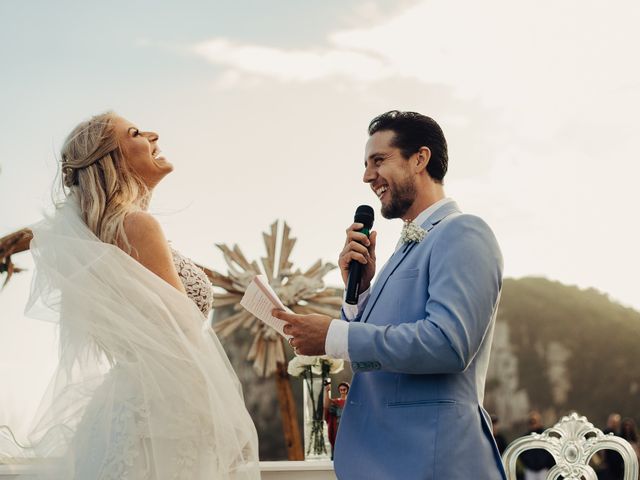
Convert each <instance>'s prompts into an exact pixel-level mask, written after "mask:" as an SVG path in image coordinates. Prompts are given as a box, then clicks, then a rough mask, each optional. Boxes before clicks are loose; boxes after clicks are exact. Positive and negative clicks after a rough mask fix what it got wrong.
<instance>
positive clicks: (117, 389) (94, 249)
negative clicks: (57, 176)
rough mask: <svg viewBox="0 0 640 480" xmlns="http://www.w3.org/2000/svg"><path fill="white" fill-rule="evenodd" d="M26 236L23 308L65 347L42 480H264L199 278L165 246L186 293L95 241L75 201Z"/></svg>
mask: <svg viewBox="0 0 640 480" xmlns="http://www.w3.org/2000/svg"><path fill="white" fill-rule="evenodd" d="M33 231H34V240H33V242H32V245H31V251H32V254H33V256H34V260H35V264H36V272H35V275H34V281H33V286H32V294H31V298H30V301H29V305H28V307H27V310H28V313H29V314H30V315H32V316H35V317H40V318H45V319H49V320H53V321H59V322H60V347H61V348H60V365H59V367H58V369H57V371H56V374H55V377H54V379H53V381H52V383H51V385H50V387H49V390H48V392H47V395H46V397H45V399H44V401H43V406H42V407H41V410H40V413H39V415H38V421H37V422H36V425H35V428H34V430H33V433H32V435H31V437H30V440H31V442H32V445H33V455H35V456H37V457H38V458H40V459H41V458H44V459H46V461H45V462H43V463H42V469H41V471H40V472H39V473H40V478H47V479H53V478H55V479H61V480H62V479H64V480H69V479H78V480H89V479H91V480H93V479H100V480H111V479H113V480H115V479H118V480H122V479H130V480H138V479H140V480H142V479H149V480H169V479H171V480H200V479H202V480H204V479H207V480H211V479H229V480H231V479H233V480H236V479H238V480H240V479H241V480H248V479H259V478H260V473H259V467H258V455H257V452H258V449H257V434H256V431H255V427H254V425H253V422H252V420H251V418H250V416H249V414H248V412H247V410H246V408H245V406H244V402H243V398H242V393H241V390H240V385H239V382H238V379H237V377H236V375H235V373H234V372H233V369H232V368H231V366H230V364H229V361H228V359H227V357H226V354H225V353H224V350H223V349H222V347H221V345H220V343H219V341H218V339H217V337H216V335H215V333H214V332H213V331H212V330H211V328H210V327H209V325H208V321H207V319H206V316H207V315H208V313H209V311H210V309H211V305H212V300H213V295H212V291H211V285H210V283H209V281H208V279H207V277H206V275H205V274H204V272H203V271H202V270H200V269H199V268H198V267H197V266H196V265H195V264H194V263H193V262H192V261H191V260H190V259H188V258H186V257H184V256H182V255H181V254H180V253H178V252H177V251H175V250H173V249H172V253H173V258H174V262H175V265H176V269H177V271H178V274H179V276H180V279H181V280H182V283H183V285H184V287H185V289H186V292H187V296H186V297H185V295H184V294H182V293H180V292H179V291H177V290H176V289H175V288H173V287H171V286H170V285H168V284H167V283H166V282H164V281H163V280H161V279H160V278H159V277H157V276H155V275H154V274H152V273H151V272H150V271H148V270H146V269H145V268H144V267H142V265H140V264H139V263H138V262H136V261H135V260H133V259H132V258H131V257H129V256H128V255H126V254H125V253H124V252H122V251H121V250H120V249H118V248H117V247H114V246H112V245H108V244H105V243H103V242H101V241H100V240H98V239H97V238H95V237H94V236H93V234H92V233H91V232H90V231H89V230H88V229H87V228H86V226H85V225H84V223H83V222H82V221H81V219H80V217H79V215H78V212H77V208H76V207H75V205H74V204H73V203H71V202H67V205H65V206H63V207H62V208H59V209H58V210H57V211H56V214H55V215H54V216H53V217H52V218H49V219H47V220H45V221H43V222H41V223H40V224H38V225H36V226H34V228H33Z"/></svg>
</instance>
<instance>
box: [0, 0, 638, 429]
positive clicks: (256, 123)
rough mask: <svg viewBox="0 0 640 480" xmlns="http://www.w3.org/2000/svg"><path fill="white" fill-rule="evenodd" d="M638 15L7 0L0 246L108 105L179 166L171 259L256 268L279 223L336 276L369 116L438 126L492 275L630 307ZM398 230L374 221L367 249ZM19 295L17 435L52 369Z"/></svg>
mask: <svg viewBox="0 0 640 480" xmlns="http://www.w3.org/2000/svg"><path fill="white" fill-rule="evenodd" d="M638 24H640V4H639V3H638V2H635V1H632V0H618V1H616V2H605V1H585V0H581V1H573V0H561V1H557V0H556V1H552V0H537V1H526V0H525V1H518V2H513V1H508V0H486V1H483V2H476V1H473V0H460V1H453V2H452V1H450V0H449V1H447V0H429V1H420V0H401V1H398V0H394V1H375V0H340V1H338V0H327V1H324V2H304V1H298V2H293V1H285V0H269V1H258V0H256V1H246V0H234V1H204V0H202V1H189V0H188V1H183V2H169V1H153V2H152V1H149V0H140V1H136V2H131V1H122V0H114V1H111V2H79V1H69V0H62V1H58V2H47V1H44V0H42V1H29V2H15V1H9V0H0V112H1V114H0V236H2V235H5V234H7V233H10V232H12V231H15V230H17V229H19V228H22V227H24V226H27V225H29V224H31V223H34V222H36V221H38V220H39V219H40V218H41V217H42V213H43V212H44V211H45V210H46V209H47V208H49V206H50V192H51V187H52V184H53V182H54V177H55V174H56V168H57V166H56V161H57V160H56V159H57V158H58V155H59V154H58V152H59V150H60V147H61V145H62V142H63V140H64V138H65V136H66V134H67V133H68V132H69V131H70V130H71V129H72V128H73V127H74V126H75V125H76V124H77V123H78V122H79V121H81V120H84V119H86V118H88V117H90V116H91V115H93V114H96V113H99V112H103V111H106V110H115V111H116V112H117V113H119V114H121V115H123V116H124V117H126V118H128V119H129V120H131V121H133V122H134V123H136V124H137V125H138V126H139V127H140V128H142V129H143V130H154V131H157V132H158V133H159V134H160V140H159V145H160V147H161V148H162V150H163V152H164V154H165V156H166V157H167V158H168V159H169V160H170V161H171V162H172V163H173V164H174V165H175V171H174V172H173V173H172V174H171V175H170V176H169V177H167V178H166V179H165V180H164V181H163V182H162V184H160V185H159V186H158V188H157V189H156V191H155V192H154V199H153V202H152V205H151V211H152V213H154V214H155V215H156V216H157V218H158V219H159V220H160V222H161V224H162V225H163V227H164V229H165V233H166V235H167V237H168V238H169V239H170V240H171V241H172V242H173V244H174V246H175V247H176V248H178V249H179V250H180V251H181V252H182V253H184V254H185V255H188V256H190V257H192V258H193V259H194V260H196V261H197V262H199V263H201V264H203V265H206V266H208V267H211V268H214V269H217V270H220V271H226V268H225V263H224V261H223V259H222V255H221V254H220V252H219V251H218V250H217V249H216V248H215V244H216V243H227V244H233V243H237V244H238V245H239V246H240V247H241V248H242V250H243V251H244V252H245V254H246V255H247V256H248V257H249V258H251V259H258V258H259V257H260V256H262V255H264V247H263V245H262V235H261V232H263V231H266V230H267V229H268V227H269V225H270V224H271V223H272V222H273V221H275V220H277V219H280V220H286V221H287V222H288V224H289V225H290V226H291V228H292V234H293V236H295V237H297V238H298V243H297V245H296V247H295V249H294V252H293V254H292V260H293V262H294V264H295V266H297V267H300V268H302V269H304V268H307V267H309V266H310V265H312V264H313V263H314V262H315V261H316V260H317V259H322V260H324V261H329V262H334V263H335V262H336V261H337V256H338V253H339V252H340V250H341V248H342V244H343V242H344V230H345V229H346V228H347V226H348V225H349V224H350V223H351V222H352V218H353V212H354V210H355V208H356V207H357V206H358V205H360V204H363V203H367V204H370V205H372V206H374V207H375V208H376V210H378V200H377V198H376V197H375V196H374V195H373V193H372V192H371V191H370V189H369V188H368V186H367V185H365V184H364V183H363V182H362V175H363V161H364V158H363V151H364V144H365V142H366V140H367V133H366V127H367V125H368V123H369V121H370V120H371V119H372V118H373V117H375V116H376V115H378V114H380V113H382V112H385V111H387V110H391V109H400V110H412V111H418V112H420V113H423V114H426V115H429V116H431V117H433V118H434V119H436V120H437V121H438V122H439V123H440V125H441V126H442V128H443V130H444V132H445V135H446V137H447V141H448V143H449V157H450V161H449V172H448V174H447V177H446V178H445V191H446V193H447V195H448V196H450V197H452V198H454V199H455V200H456V201H457V202H458V203H459V205H460V206H461V208H462V210H464V211H465V212H468V213H473V214H477V215H480V216H481V217H483V218H484V219H485V220H486V221H487V222H488V223H489V225H490V226H491V227H492V228H493V230H494V232H495V233H496V236H497V238H498V241H499V243H500V245H501V248H502V251H503V255H504V258H505V275H506V276H508V277H522V276H529V275H535V276H545V277H548V278H550V279H553V280H558V281H561V282H563V283H566V284H571V285H578V286H579V287H581V288H595V289H597V290H599V291H602V292H604V293H606V294H608V295H609V296H610V298H611V299H613V300H615V301H618V302H620V303H622V304H623V305H626V306H630V307H633V308H635V309H640V295H638V287H637V285H638V282H637V280H636V275H637V273H636V272H638V271H640V254H638V252H637V248H638V247H637V245H640V227H639V226H638V221H637V217H638V216H637V214H636V212H635V208H636V206H637V205H638V203H639V202H638V200H639V199H640V194H639V193H638V189H637V188H636V181H637V178H638V177H640V162H639V160H640V158H639V155H638V138H639V136H638V132H639V131H640V128H639V127H640V120H639V118H640V117H639V116H638V111H640V67H639V66H638V62H637V61H635V60H634V58H636V56H637V46H638V45H640V30H638V29H637V25H638ZM400 228H401V223H400V222H399V221H397V220H396V221H389V220H384V219H381V218H380V215H378V219H377V220H376V224H375V229H376V230H378V232H379V235H378V247H377V249H378V252H377V255H378V257H379V258H383V259H385V258H387V257H388V256H389V255H390V254H391V252H392V250H393V247H394V246H395V243H396V241H397V238H398V234H399V231H400ZM14 260H15V262H16V264H17V265H18V266H22V267H26V268H32V263H31V260H30V258H29V256H28V254H23V255H18V256H16V258H15V259H14ZM326 280H327V283H328V284H330V285H340V278H339V275H338V273H337V272H332V273H330V274H328V275H327V277H326ZM29 282H30V273H28V272H27V273H23V274H20V275H16V276H15V277H14V279H13V280H12V282H11V283H10V284H9V285H8V286H7V287H6V288H5V289H4V290H3V291H1V292H0V312H1V313H0V332H1V334H0V385H7V384H8V385H11V389H5V388H3V389H2V391H0V424H2V423H6V422H10V423H12V424H13V425H14V428H16V430H17V431H18V432H19V434H22V433H23V432H26V430H27V428H28V423H27V420H26V419H27V418H28V417H30V413H32V412H33V410H34V409H35V406H36V405H37V403H38V401H39V395H40V394H41V392H42V391H43V390H44V388H45V386H46V382H47V379H48V376H49V375H50V373H51V370H52V369H53V366H54V365H55V340H54V338H55V336H54V327H53V326H52V325H49V324H44V323H42V322H39V321H37V320H31V319H27V318H24V317H23V315H22V311H23V309H24V304H25V303H26V299H27V297H28V293H29Z"/></svg>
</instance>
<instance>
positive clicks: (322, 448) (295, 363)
mask: <svg viewBox="0 0 640 480" xmlns="http://www.w3.org/2000/svg"><path fill="white" fill-rule="evenodd" d="M343 369H344V360H340V359H335V358H330V357H328V356H326V355H323V356H307V355H297V356H296V357H294V358H293V359H291V361H290V362H289V366H288V367H287V371H288V373H289V375H291V376H292V377H303V378H304V382H305V385H306V388H307V391H308V392H309V400H310V402H311V405H310V407H311V408H310V410H311V419H309V421H310V422H311V433H310V438H309V445H308V446H307V452H306V454H307V455H309V454H310V453H313V454H315V455H321V454H327V453H328V452H327V448H326V444H325V438H324V418H323V413H324V391H323V388H322V386H323V385H324V384H325V381H326V380H327V378H329V375H332V374H335V373H338V372H340V371H342V370H343ZM314 380H322V382H321V383H320V387H319V388H317V390H318V391H317V392H316V391H314V383H315V382H314ZM305 421H307V419H305Z"/></svg>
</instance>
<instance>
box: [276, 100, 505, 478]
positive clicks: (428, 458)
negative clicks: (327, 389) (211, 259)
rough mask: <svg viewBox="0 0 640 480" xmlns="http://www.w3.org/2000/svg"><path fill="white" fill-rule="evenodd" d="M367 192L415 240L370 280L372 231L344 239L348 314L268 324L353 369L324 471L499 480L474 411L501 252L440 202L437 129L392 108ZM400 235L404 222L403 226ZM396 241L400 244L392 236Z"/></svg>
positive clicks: (447, 202) (479, 227)
mask: <svg viewBox="0 0 640 480" xmlns="http://www.w3.org/2000/svg"><path fill="white" fill-rule="evenodd" d="M369 135H370V137H369V140H368V142H367V144H366V148H365V172H364V178H363V180H364V181H365V182H366V183H368V184H369V185H370V187H371V189H372V191H373V192H374V193H375V194H376V195H377V196H378V198H379V199H380V203H381V211H382V216H384V217H385V218H389V219H391V218H401V219H402V220H404V221H405V222H407V221H413V222H414V223H413V224H412V226H411V227H410V228H411V229H413V232H414V233H415V232H416V231H417V232H418V235H417V237H416V236H412V235H411V234H409V235H408V236H409V237H412V238H419V237H420V236H421V234H422V232H423V231H424V234H425V235H424V238H423V239H422V240H420V241H406V242H405V241H402V240H401V241H400V242H399V243H398V246H397V248H396V251H395V253H394V254H393V255H392V256H391V258H390V259H389V260H388V261H387V263H386V265H385V266H384V267H383V268H382V270H381V271H380V272H379V273H378V277H377V279H376V281H375V283H374V284H373V285H371V281H372V279H373V276H374V273H375V271H376V256H375V244H376V233H375V232H372V233H371V236H370V238H367V237H366V236H365V235H363V234H361V233H358V229H360V228H362V225H359V224H353V225H351V226H350V227H349V228H348V230H347V238H346V242H345V247H344V249H343V251H342V253H341V254H340V260H339V264H340V269H341V271H342V277H343V279H344V280H345V284H346V279H347V277H348V272H349V263H350V262H351V261H352V260H355V261H357V262H360V263H362V264H364V268H363V276H362V281H361V292H360V297H359V301H358V305H347V304H346V303H345V305H344V307H343V311H342V316H343V319H341V320H338V319H331V318H330V317H327V316H326V315H319V314H312V315H295V314H289V313H285V312H281V311H275V312H274V314H275V315H276V316H277V317H279V318H281V319H283V320H285V321H286V322H288V325H287V326H285V332H286V333H287V334H290V335H292V336H293V339H292V340H291V341H290V343H291V345H292V346H293V347H294V349H295V350H296V352H297V353H299V354H305V355H318V354H324V353H325V352H326V353H327V354H328V355H330V356H333V357H339V358H344V359H346V360H350V361H351V366H352V369H353V371H354V373H355V375H354V378H353V383H352V385H351V389H350V391H349V396H348V398H347V406H346V408H345V411H344V413H343V416H342V420H341V422H340V429H339V431H338V438H337V444H336V449H335V470H336V473H337V475H338V478H340V479H344V480H351V479H367V480H393V479H407V480H412V479H416V480H417V479H421V480H470V479H474V480H500V479H504V478H505V474H504V471H503V469H502V464H501V461H500V456H499V453H498V450H497V448H496V445H495V443H494V441H493V436H492V433H491V423H490V419H489V416H488V415H487V412H486V411H485V410H484V409H483V408H482V400H483V396H484V383H485V378H486V373H487V366H488V364H489V352H490V350H491V340H492V336H493V327H494V323H495V316H496V311H497V307H498V300H499V298H500V289H501V286H502V255H501V253H500V249H499V247H498V244H497V242H496V239H495V237H494V235H493V233H492V232H491V229H490V228H489V227H488V226H487V224H486V223H485V222H484V221H482V220H481V219H480V218H478V217H476V216H473V215H468V214H463V213H461V212H460V210H459V208H458V206H457V204H456V203H455V202H454V201H453V200H451V199H449V198H446V197H445V194H444V190H443V178H444V175H445V173H446V171H447V163H448V158H447V143H446V140H445V138H444V134H443V133H442V130H441V129H440V127H439V126H438V124H437V123H436V122H435V121H434V120H432V119H431V118H429V117H426V116H424V115H420V114H418V113H414V112H399V111H391V112H387V113H384V114H382V115H380V116H378V117H376V118H375V119H374V120H373V121H372V122H371V123H370V125H369ZM405 229H406V225H405ZM404 231H405V230H403V238H406V237H407V235H406V234H404Z"/></svg>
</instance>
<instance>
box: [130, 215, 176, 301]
mask: <svg viewBox="0 0 640 480" xmlns="http://www.w3.org/2000/svg"><path fill="white" fill-rule="evenodd" d="M123 227H124V233H125V235H126V236H127V241H128V242H129V246H130V252H129V255H131V256H132V257H133V258H135V259H136V260H137V261H138V262H140V263H141V264H142V265H143V266H145V267H146V268H147V269H149V270H151V271H152V272H153V273H155V274H156V275H158V276H159V277H160V278H162V279H164V280H165V281H166V282H167V283H169V284H171V285H173V286H174V287H176V288H177V289H178V290H181V291H184V287H183V285H182V282H181V281H180V279H179V277H178V273H177V272H176V269H175V265H174V263H173V255H172V253H171V250H170V248H169V243H168V242H167V239H166V237H165V235H164V232H163V231H162V227H161V226H160V222H158V220H156V219H155V218H154V217H153V215H151V214H149V213H147V212H132V213H129V214H127V216H126V217H125V219H124V224H123Z"/></svg>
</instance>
